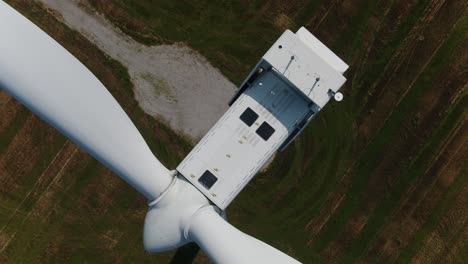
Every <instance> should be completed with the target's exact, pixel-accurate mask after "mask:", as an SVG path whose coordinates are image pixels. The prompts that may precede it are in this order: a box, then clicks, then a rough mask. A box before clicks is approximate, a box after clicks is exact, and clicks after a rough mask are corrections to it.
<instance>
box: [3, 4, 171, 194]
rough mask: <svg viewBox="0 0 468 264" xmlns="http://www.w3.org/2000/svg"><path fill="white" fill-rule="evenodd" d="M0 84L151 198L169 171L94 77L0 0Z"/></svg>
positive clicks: (166, 180)
mask: <svg viewBox="0 0 468 264" xmlns="http://www.w3.org/2000/svg"><path fill="white" fill-rule="evenodd" d="M0 36H2V38H1V40H0V87H2V88H3V89H5V90H6V91H7V92H9V93H10V94H11V95H13V96H14V97H15V98H16V99H18V100H19V101H20V102H21V103H23V104H24V105H25V106H26V107H28V108H29V109H30V110H32V111H33V112H35V113H36V114H37V115H39V116H40V117H41V118H42V119H44V120H45V121H46V122H48V123H49V124H51V125H52V126H54V127H55V128H57V129H58V130H59V131H61V132H62V133H63V134H64V135H65V136H67V137H68V138H70V139H71V140H72V141H73V142H74V143H76V144H78V145H79V146H81V147H82V148H83V149H85V150H86V151H87V152H89V153H90V154H91V155H92V156H94V157H95V158H96V159H98V160H99V161H101V162H102V163H104V164H105V165H106V166H107V167H109V168H110V169H111V170H113V171H114V172H115V173H116V174H117V175H119V176H120V177H122V179H124V180H125V181H126V182H128V183H129V184H130V185H132V186H133V187H134V188H136V189H137V190H138V191H139V192H141V193H142V194H143V195H145V196H146V198H148V199H149V200H153V199H155V198H157V197H158V196H159V194H160V193H161V192H163V191H164V190H165V189H166V187H167V186H168V185H169V183H170V181H171V179H172V177H171V176H170V175H169V171H168V170H167V169H166V168H165V167H164V166H163V165H162V164H161V163H160V162H159V161H158V160H157V159H156V158H155V157H154V155H153V154H152V153H151V151H150V149H149V148H148V146H147V145H146V143H145V141H144V140H143V138H142V136H141V135H140V133H139V132H138V130H137V129H136V128H135V126H134V125H133V123H132V122H131V121H130V119H129V118H128V116H127V115H126V114H125V112H124V111H123V109H122V108H121V107H120V105H119V104H118V103H117V102H116V101H115V99H114V98H113V97H112V95H111V94H110V93H109V92H108V91H107V89H106V88H105V87H104V86H103V85H102V84H101V83H100V82H99V80H98V79H97V78H96V77H95V76H94V75H93V74H92V73H91V72H90V71H89V70H88V69H87V68H86V67H85V66H84V65H83V64H81V63H80V62H79V61H78V60H77V59H76V58H75V57H73V56H72V55H71V54H70V53H69V52H68V51H66V50H65V49H64V48H63V47H62V46H60V45H59V44H58V43H57V42H55V41H54V40H53V39H52V38H50V37H49V36H48V35H47V34H45V33H44V32H43V31H42V30H40V29H39V28H38V27H36V26H35V25H34V24H33V23H31V22H30V21H28V20H27V19H26V18H24V17H23V16H21V15H20V14H19V13H18V12H16V11H15V10H14V9H12V8H11V7H10V6H8V5H7V4H5V3H4V2H3V1H0Z"/></svg>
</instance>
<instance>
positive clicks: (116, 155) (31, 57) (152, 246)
mask: <svg viewBox="0 0 468 264" xmlns="http://www.w3.org/2000/svg"><path fill="white" fill-rule="evenodd" d="M289 33H290V32H289ZM289 33H288V34H289ZM303 33H304V32H303ZM288 34H287V35H288ZM297 34H299V32H298V33H297ZM301 34H302V33H301ZM0 35H1V36H2V39H1V40H0V87H2V88H3V89H5V90H6V91H7V92H8V93H10V94H11V95H12V96H13V97H15V98H16V99H17V100H18V101H20V102H21V103H22V104H24V105H25V106H26V107H27V108H29V109H30V110H31V111H33V112H34V113H36V114H37V115H38V116H39V117H41V118H42V119H43V120H45V121H46V122H47V123H49V124H50V125H52V126H53V127H55V128H56V129H57V130H59V131H60V132H61V133H62V134H64V135H65V136H66V137H68V138H69V139H70V140H71V141H72V142H74V143H75V144H77V145H79V146H80V147H81V148H83V149H84V150H86V151H87V152H88V153H89V154H91V155H92V156H93V157H94V158H96V159H97V160H99V161H100V162H101V163H103V164H104V165H105V166H107V167H108V168H109V169H111V170H112V171H113V172H114V173H115V174H117V175H118V176H119V177H121V178H122V179H123V180H124V181H126V182H127V183H128V184H130V185H131V186H133V187H134V188H135V189H136V190H137V191H139V192H140V193H141V194H143V195H144V196H145V197H146V199H147V200H148V205H149V208H148V212H147V215H146V218H145V224H144V236H143V237H144V247H145V249H146V250H148V251H150V252H162V251H167V250H170V249H174V248H177V247H180V246H182V245H184V244H187V243H189V242H195V243H196V244H198V245H199V246H200V247H201V248H202V250H203V251H204V252H205V253H206V254H207V255H208V257H209V258H210V259H211V260H212V261H213V262H215V263H299V262H298V261H297V260H295V259H293V258H291V257H290V256H288V255H286V254H284V253H283V252H281V251H279V250H277V249H275V248H273V247H271V246H269V245H267V244H266V243H264V242H262V241H259V240H257V239H255V238H253V237H251V236H249V235H246V234H244V233H242V232H241V231H239V230H238V229H236V228H235V227H233V226H232V225H230V224H229V223H228V222H227V221H226V220H225V218H224V211H223V210H224V209H225V207H226V206H227V205H228V204H229V202H230V201H231V200H232V199H233V198H234V197H235V196H236V195H237V193H238V192H239V191H240V190H241V189H242V187H243V186H245V184H247V182H248V181H249V180H250V179H251V177H247V178H248V179H245V178H246V177H244V176H242V175H241V176H239V179H240V178H242V177H243V178H242V179H243V181H242V182H241V183H242V184H237V185H236V186H241V187H236V189H232V188H231V186H232V183H230V184H227V185H226V184H225V185H222V182H223V179H222V178H221V180H220V181H219V183H218V184H219V186H221V187H223V186H224V187H223V188H224V189H223V190H226V188H228V189H229V188H231V189H232V190H231V189H229V191H226V192H224V193H223V192H221V193H219V194H220V195H219V196H216V195H214V193H211V191H210V188H211V187H212V185H213V184H214V183H213V177H215V178H216V176H214V174H216V175H217V176H218V177H221V176H219V175H220V174H217V173H214V172H213V173H212V174H211V175H208V176H207V177H208V178H206V179H205V180H203V179H202V177H200V178H199V179H198V181H197V179H196V178H194V179H191V178H190V177H185V176H187V175H186V174H184V173H181V172H180V171H184V170H187V171H190V168H192V167H193V166H195V165H196V164H195V165H194V163H193V162H191V161H190V160H187V161H186V162H185V163H183V164H185V165H187V164H188V165H187V166H185V167H184V166H182V165H180V166H179V168H180V169H179V168H178V170H174V171H169V170H168V169H167V168H166V167H164V166H163V165H162V164H161V163H160V162H159V161H158V160H157V158H156V157H155V156H154V155H153V154H152V153H151V151H150V149H149V147H148V146H147V144H146V143H145V141H144V140H143V138H142V136H141V135H140V133H139V132H138V130H137V129H136V127H135V126H134V125H133V123H132V122H131V121H130V119H129V117H128V116H127V115H126V113H125V112H124V111H123V109H122V108H121V107H120V105H119V104H118V103H117V102H116V100H115V99H114V98H113V97H112V95H111V94H110V93H109V92H108V91H107V89H106V88H105V87H104V86H103V84H101V82H100V81H99V80H98V79H97V78H96V77H95V76H94V75H93V74H92V73H91V72H90V71H89V70H88V69H87V68H86V67H85V66H84V65H83V64H81V63H80V62H79V61H78V60H77V59H76V58H75V57H74V56H73V55H71V54H70V53H69V52H68V51H67V50H65V49H64V48H63V47H62V46H60V44H58V43H57V42H56V41H54V40H53V39H52V38H51V37H49V36H48V35H47V34H46V33H45V32H43V31H42V30H41V29H40V28H38V27H37V26H35V25H34V24H33V23H32V22H30V21H29V20H27V19H26V18H25V17H23V16H22V15H21V14H19V13H18V12H17V11H15V10H14V9H13V8H11V7H10V6H8V5H7V4H6V3H4V2H3V1H0ZM288 36H290V34H289V35H288ZM298 36H299V37H301V36H302V38H306V39H307V38H309V40H310V36H311V35H310V36H309V35H307V34H306V33H304V34H302V35H300V34H299V35H298ZM294 38H295V37H294ZM310 43H312V44H313V43H315V44H313V45H315V49H316V50H320V49H322V55H321V56H319V57H321V59H320V58H319V59H317V60H319V61H320V63H325V62H328V64H330V65H331V66H327V67H329V68H330V69H335V72H338V73H340V74H341V73H343V72H344V71H345V70H346V68H347V65H345V64H344V63H342V62H341V60H339V58H338V60H337V57H333V56H334V54H331V53H330V52H328V51H326V50H325V51H324V50H323V47H324V46H323V47H322V46H321V45H320V44H321V43H319V42H317V41H315V40H312V41H311V42H310ZM322 45H323V44H322ZM280 49H281V48H280ZM275 56H276V55H275ZM275 56H273V57H268V56H266V57H265V58H266V59H265V60H262V62H261V63H259V64H258V65H257V67H256V68H255V69H254V71H253V72H252V74H251V75H249V77H248V79H247V80H246V82H245V83H244V84H243V86H241V90H240V92H239V93H238V94H237V95H236V96H235V98H234V99H233V101H232V102H231V104H234V106H235V105H239V104H240V103H238V102H239V100H240V99H238V98H242V96H243V94H242V93H243V92H244V91H245V90H246V89H249V87H253V86H255V85H257V86H258V85H262V83H258V82H257V80H258V79H252V78H253V77H255V78H259V77H258V76H259V75H258V74H259V72H260V71H266V70H267V68H268V67H269V68H268V69H269V70H271V74H277V73H276V68H281V67H279V66H278V67H276V68H275V67H273V66H275V65H276V64H275V63H274V62H273V61H274V60H275V59H278V60H279V59H281V58H280V57H281V56H279V57H278V56H276V57H275ZM268 58H269V59H268ZM294 60H295V59H294V58H292V59H291V61H294ZM291 61H289V62H284V63H288V67H289V65H291ZM269 62H271V63H269ZM278 63H280V64H281V63H283V62H278ZM325 64H326V63H325ZM293 65H294V64H293ZM270 66H271V67H270ZM276 66H277V65H276ZM288 67H286V69H283V70H284V72H283V74H284V75H286V72H287V71H288V69H287V68H288ZM291 67H296V66H291ZM296 70H297V69H296V68H294V69H291V74H292V75H291V74H289V73H288V74H287V75H288V76H289V79H288V80H286V81H285V83H286V84H285V87H290V86H291V87H292V86H294V87H300V85H299V84H298V83H297V80H296V79H294V76H293V75H294V71H296ZM329 72H332V71H331V70H330V71H329ZM322 74H325V73H323V72H322ZM335 75H336V74H335ZM335 75H333V76H335ZM264 76H267V75H264ZM336 76H338V75H336ZM340 76H341V75H340ZM329 77H330V76H328V75H327V78H328V79H327V80H333V78H329ZM265 78H267V77H265ZM268 78H270V77H268ZM311 78H312V77H311ZM313 78H315V77H313ZM325 79H326V78H324V81H325V82H324V83H323V84H324V85H323V86H326V87H327V90H326V92H325V93H321V92H320V89H321V88H313V89H314V90H312V89H310V87H309V88H307V89H309V90H308V91H307V93H308V94H309V95H310V94H312V95H311V96H312V97H310V98H309V99H310V102H316V103H310V102H309V101H307V102H309V104H308V105H307V109H306V110H307V111H305V110H304V111H305V112H304V114H303V121H304V122H302V123H301V126H302V127H301V126H299V123H298V122H297V120H296V123H297V124H296V123H294V126H295V127H294V129H296V130H297V131H296V130H294V131H295V132H294V133H292V132H288V131H287V130H285V131H286V132H285V133H286V134H284V135H285V136H284V137H281V138H279V139H278V140H277V141H275V142H276V143H275V144H276V145H274V147H275V149H277V148H279V147H280V145H284V144H285V143H286V145H287V143H289V142H290V141H292V139H294V137H296V136H297V135H298V134H299V133H300V132H301V131H302V129H303V128H304V127H305V125H306V124H307V123H308V122H309V121H310V120H311V119H312V117H313V116H314V115H315V114H316V112H318V111H319V110H320V109H321V107H323V105H324V104H325V103H326V102H327V101H328V99H329V98H331V97H333V96H335V97H337V95H336V94H337V90H338V89H339V88H340V87H341V85H342V84H343V83H344V78H339V80H338V81H336V80H335V84H334V86H333V87H331V86H330V85H328V86H327V82H326V80H325ZM268 80H271V79H266V80H265V81H268ZM314 80H316V81H315V82H317V81H318V79H317V78H315V79H314ZM250 81H255V82H257V84H255V85H254V84H252V83H250ZM314 86H315V84H314ZM330 87H331V88H330ZM242 89H244V90H242ZM285 89H286V88H285ZM317 89H319V90H317ZM324 91H325V90H324ZM304 93H305V91H304ZM298 94H299V93H298ZM324 96H326V98H325V99H324ZM301 98H302V99H301V100H306V99H305V98H306V97H301ZM338 98H341V97H340V96H339V95H338ZM272 100H273V101H274V102H278V101H277V100H276V101H275V100H274V99H272ZM321 100H322V101H321ZM273 101H272V102H273ZM231 108H232V109H234V107H233V106H232V107H231ZM244 122H245V121H244ZM275 128H277V127H275ZM299 128H300V131H299V130H298V129H299ZM258 131H260V129H259V130H258ZM258 131H257V134H259V133H260V132H262V133H265V131H266V132H267V133H271V130H268V129H267V130H265V128H262V131H260V132H258ZM259 135H260V134H259ZM278 135H280V133H279V132H278ZM261 136H262V137H263V136H264V135H261ZM270 136H271V135H270ZM286 136H288V137H286ZM287 140H288V141H287ZM279 143H281V144H279ZM284 147H285V146H284ZM270 154H271V153H268V155H270ZM193 155H195V154H193ZM193 155H192V156H193ZM268 155H267V156H268ZM229 158H230V157H229ZM262 164H263V163H261V162H260V163H259V164H257V165H256V166H257V167H258V166H261V165H262ZM190 166H192V167H190ZM255 172H256V171H255V170H252V173H251V174H252V175H251V176H253V174H255ZM198 176H199V175H198ZM198 176H197V177H198ZM236 177H237V176H236ZM216 179H217V178H216ZM235 179H237V178H235ZM197 182H198V183H197ZM207 184H208V185H210V186H209V188H208V187H207ZM226 186H227V187H226ZM203 188H205V189H203ZM213 188H215V187H213ZM228 195H229V197H227V196H228ZM214 197H218V198H214ZM223 197H224V198H225V199H224V200H221V198H223Z"/></svg>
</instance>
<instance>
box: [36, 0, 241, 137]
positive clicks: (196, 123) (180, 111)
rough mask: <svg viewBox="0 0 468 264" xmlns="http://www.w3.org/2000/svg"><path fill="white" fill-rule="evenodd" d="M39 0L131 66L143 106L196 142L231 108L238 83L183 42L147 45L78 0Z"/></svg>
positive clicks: (119, 59) (106, 50) (140, 102)
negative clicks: (84, 7) (82, 6)
mask: <svg viewBox="0 0 468 264" xmlns="http://www.w3.org/2000/svg"><path fill="white" fill-rule="evenodd" d="M39 1H40V2H42V3H44V4H45V5H46V6H47V7H48V8H50V9H52V10H54V11H53V12H52V13H53V14H54V15H55V16H56V17H57V18H59V19H60V20H62V21H63V22H64V23H65V24H66V25H68V26H69V27H70V28H72V29H75V30H77V31H79V32H80V33H82V34H83V35H84V36H85V37H86V38H88V39H89V40H90V41H91V42H92V43H94V44H95V45H96V46H97V47H99V48H100V49H101V50H102V51H104V52H105V53H106V54H107V55H109V56H110V57H112V58H113V59H116V60H118V61H120V62H121V63H122V64H123V65H124V66H125V67H127V68H128V71H129V73H130V76H131V78H132V82H133V83H134V86H135V96H136V99H137V101H138V102H139V104H140V107H141V108H142V109H143V110H144V111H145V112H146V113H148V114H150V115H152V116H154V117H156V118H160V119H162V120H163V121H165V122H167V123H169V125H170V126H171V127H172V128H173V129H174V130H176V131H179V132H182V133H183V134H185V135H186V136H188V137H190V138H191V139H192V140H195V141H196V140H197V139H199V138H200V137H201V136H203V135H204V134H205V133H206V132H207V131H208V129H209V128H210V127H211V126H212V125H213V124H214V122H216V121H217V120H218V118H219V117H220V115H221V114H222V113H223V112H224V111H225V110H226V109H227V102H228V100H229V99H230V97H231V96H232V95H233V93H234V92H235V89H236V87H235V85H234V84H233V83H231V82H230V81H229V80H228V79H227V78H226V77H224V76H223V75H222V74H221V72H220V71H219V70H218V69H216V68H214V67H213V66H212V65H211V64H210V63H209V62H208V61H207V60H206V59H205V58H203V57H202V56H201V55H200V54H198V53H197V52H196V51H194V50H192V49H190V48H189V47H187V46H185V45H183V44H174V45H160V46H151V47H148V46H145V45H142V44H140V43H138V42H136V41H134V40H133V39H131V38H129V37H128V36H126V35H125V34H124V33H122V32H121V31H120V30H119V29H117V28H115V27H114V26H113V25H112V24H111V23H110V22H108V21H107V20H106V19H105V18H103V17H102V16H100V15H98V14H94V13H89V12H88V11H85V10H84V9H83V8H81V7H80V5H79V1H76V0H73V1H63V0H39ZM213 87H216V88H215V89H213ZM194 105H196V106H197V107H193V106H194Z"/></svg>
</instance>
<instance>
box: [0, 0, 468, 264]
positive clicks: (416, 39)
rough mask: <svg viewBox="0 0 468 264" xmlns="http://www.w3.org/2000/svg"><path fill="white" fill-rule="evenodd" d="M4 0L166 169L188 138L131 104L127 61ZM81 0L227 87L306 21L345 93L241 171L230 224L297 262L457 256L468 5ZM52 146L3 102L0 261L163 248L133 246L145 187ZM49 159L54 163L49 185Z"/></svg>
mask: <svg viewBox="0 0 468 264" xmlns="http://www.w3.org/2000/svg"><path fill="white" fill-rule="evenodd" d="M7 2H9V3H14V4H15V6H16V7H17V8H18V9H19V10H22V12H24V13H25V14H26V15H27V16H29V17H30V18H31V19H32V20H33V21H35V22H36V23H39V24H40V25H41V26H42V27H43V28H44V29H45V30H46V31H47V32H49V34H51V35H52V36H54V37H55V38H56V39H59V40H60V41H61V43H62V44H63V45H64V46H65V47H67V48H68V49H69V50H70V51H72V52H73V53H74V54H75V55H76V56H78V58H79V59H80V60H81V61H83V62H84V63H85V64H86V65H87V66H88V67H89V68H90V69H91V70H92V71H93V72H94V73H95V74H96V75H97V76H98V77H99V78H100V79H101V80H102V81H103V83H104V84H106V86H107V87H109V89H110V91H111V93H112V94H113V95H114V96H115V97H116V98H117V100H118V101H119V102H120V103H121V104H122V105H123V106H124V108H125V110H126V111H127V112H128V114H129V115H130V117H131V118H132V120H133V121H134V122H135V123H136V124H137V126H138V128H139V129H140V131H141V132H142V134H143V136H144V137H145V139H146V140H147V142H148V143H149V144H150V147H151V149H152V150H153V151H154V153H155V154H156V155H157V157H158V158H159V159H161V160H162V161H163V163H164V164H166V165H167V166H168V167H175V166H176V165H177V163H178V162H179V161H180V160H181V158H183V156H184V155H185V154H186V153H187V152H188V151H189V150H190V148H191V146H190V145H189V144H188V143H187V142H186V141H185V140H184V139H183V138H180V137H178V136H177V135H175V134H174V133H173V132H172V131H171V130H170V129H168V128H167V127H165V126H164V125H163V124H160V123H159V122H157V121H155V120H153V119H152V118H151V117H149V116H147V115H146V114H144V113H143V112H142V111H141V110H140V109H139V108H138V105H137V103H136V101H135V100H134V99H133V93H132V84H131V82H130V80H129V76H128V73H127V71H126V69H124V68H123V67H122V66H120V65H119V64H118V62H116V61H112V60H110V59H109V58H107V57H106V56H105V55H104V54H102V53H101V52H100V51H99V50H97V49H96V48H95V47H94V46H93V45H91V44H90V43H88V42H87V41H86V40H84V39H83V38H82V37H81V36H80V35H79V34H77V33H75V32H72V31H70V30H69V29H68V28H66V27H64V26H63V25H61V24H60V23H57V22H56V21H55V20H54V19H53V18H52V17H50V15H47V14H46V13H45V12H44V10H43V9H41V8H39V7H38V6H37V5H35V4H32V3H31V2H29V1H22V0H10V1H7ZM89 2H90V4H91V5H92V6H93V7H94V8H96V9H97V10H98V11H99V12H101V13H103V14H105V15H106V16H107V17H108V18H109V19H110V20H111V21H112V22H113V23H115V24H116V25H117V26H119V27H120V28H121V29H122V30H123V31H124V32H126V33H127V34H129V35H130V36H132V37H134V38H135V39H136V40H138V41H140V42H142V43H145V44H159V43H174V42H184V43H186V44H188V45H189V46H191V47H193V48H194V49H196V50H197V51H199V52H200V53H201V54H202V55H204V56H205V57H207V58H208V60H209V61H210V62H211V63H212V64H213V65H214V66H216V67H218V68H220V69H221V71H222V72H223V73H224V74H225V75H226V76H228V77H229V78H230V79H231V80H232V81H233V82H235V83H237V84H239V83H240V82H241V81H242V80H243V78H244V77H245V76H246V74H247V73H248V72H249V71H250V69H251V68H252V67H253V66H254V64H255V63H256V62H257V61H258V59H259V58H260V57H261V56H262V55H263V53H264V52H265V51H266V50H267V49H268V48H269V47H270V45H271V43H272V42H274V41H275V39H276V38H277V37H278V36H279V35H280V34H281V32H282V31H283V30H284V29H285V28H290V29H292V30H296V29H297V28H298V27H299V26H301V25H304V26H306V27H307V28H308V29H309V30H310V31H311V32H312V33H313V34H315V35H316V36H317V37H319V38H320V39H321V40H322V41H323V42H324V43H325V44H326V45H327V46H329V47H330V48H332V49H333V50H334V51H335V52H336V53H337V54H338V55H339V56H341V57H342V58H343V59H344V60H345V61H346V62H348V64H350V70H349V71H348V72H347V73H346V77H347V79H348V82H347V83H346V85H345V86H344V87H343V89H342V91H343V93H344V94H345V100H344V101H343V102H342V103H339V104H338V103H336V102H331V103H330V104H329V105H328V106H327V107H326V108H325V109H324V110H323V111H322V112H321V113H320V115H319V116H318V117H317V118H316V119H315V120H314V121H313V122H312V123H311V125H310V127H308V128H307V129H306V131H305V132H304V134H303V135H302V136H301V137H299V138H298V139H297V140H296V141H295V143H294V144H292V145H291V146H290V147H289V148H288V149H287V150H286V151H285V152H283V153H280V154H279V155H277V158H276V159H275V161H274V162H273V163H272V165H271V167H270V168H269V170H267V171H266V172H263V173H260V174H259V175H257V176H256V177H255V178H254V180H253V181H252V182H251V183H250V184H249V185H248V186H247V188H246V189H245V191H243V192H242V193H241V194H240V195H239V197H238V198H236V200H235V201H234V203H233V204H232V205H231V206H230V207H229V208H228V216H229V220H230V222H232V223H233V224H234V225H236V226H237V227H239V228H240V229H242V230H243V231H245V232H246V233H248V234H251V235H254V236H255V237H257V238H259V239H261V240H264V241H267V242H268V243H269V244H271V245H273V246H275V247H277V248H279V249H281V250H283V251H284V252H287V253H288V254H290V255H292V256H294V257H296V258H297V259H299V260H301V261H302V262H304V263H355V262H360V263H394V262H398V263H409V262H415V263H435V262H441V263H466V261H467V255H466V252H467V250H468V248H467V245H468V244H467V239H466V235H463V234H466V233H467V232H468V228H467V219H468V217H467V216H468V208H467V206H466V204H468V186H467V183H468V181H467V174H468V166H467V165H468V160H467V157H468V142H467V139H468V122H467V113H468V111H467V109H468V98H467V94H468V92H467V83H468V63H467V62H468V41H467V36H468V11H467V10H468V9H467V5H468V3H466V1H463V0H453V1H435V0H434V1H428V0H422V1H413V2H408V1H396V0H393V1H364V0H348V1H341V2H338V1H266V0H265V1H255V0H254V1H212V0H205V1H193V0H184V1H171V0H161V1H157V2H155V1H150V0H116V1H110V0H89ZM213 89H216V87H213ZM0 98H2V97H1V94H0ZM33 128H34V129H33ZM28 132H30V133H28ZM51 135H53V136H51ZM22 142H26V144H21V143H22ZM44 142H45V143H47V144H45V143H44ZM62 148H63V149H65V150H67V149H68V148H69V150H68V151H69V152H70V153H74V152H73V151H76V150H75V148H74V147H73V146H72V145H71V144H69V143H66V142H65V139H64V138H63V137H61V136H58V134H57V132H55V131H53V129H51V128H49V127H48V126H47V125H45V124H44V123H42V122H41V121H39V120H38V119H37V118H35V117H34V116H32V115H31V114H30V113H29V112H28V111H26V110H24V108H22V107H21V106H19V105H18V104H17V103H15V102H14V101H13V102H12V101H10V102H8V103H7V104H1V101H0V162H1V163H0V182H1V183H2V184H3V187H0V197H1V198H0V262H9V263H19V262H22V263H30V262H64V261H66V262H76V263H82V262H99V263H102V262H104V263H107V262H125V263H126V262H136V263H140V262H148V263H154V262H155V261H160V262H162V263H165V262H167V261H168V260H169V259H171V258H172V256H173V254H174V252H169V253H166V254H160V255H149V254H146V253H144V251H143V249H142V245H141V228H142V223H143V217H144V214H145V209H146V208H145V206H144V201H143V199H142V197H140V196H139V195H138V194H137V193H136V192H134V191H133V190H131V189H130V188H129V187H127V186H126V185H125V184H124V183H122V182H121V181H120V180H118V179H116V177H115V176H113V175H111V173H110V172H108V171H107V170H106V169H104V168H103V167H102V166H100V165H99V164H98V163H97V162H96V161H94V160H92V159H91V158H90V157H89V156H87V155H86V154H84V153H82V152H81V151H77V152H76V154H73V155H76V156H71V157H73V159H71V160H70V164H68V163H66V160H67V159H66V157H68V156H70V155H72V154H69V155H65V154H64V157H63V161H61V160H60V157H61V156H58V158H57V160H56V161H57V162H54V161H55V160H54V157H57V156H56V155H57V153H59V151H61V150H62ZM170 149H176V150H177V151H169V150H170ZM18 152H21V153H28V154H29V155H26V154H23V155H18ZM60 162H61V163H60ZM31 163H32V164H31ZM55 163H57V165H55ZM50 164H52V166H51V167H49V165H50ZM60 164H62V165H60ZM63 164H65V165H66V166H65V165H63ZM54 166H57V167H58V168H60V167H61V166H63V167H62V168H65V169H64V171H63V172H62V174H60V172H61V171H60V170H59V169H56V170H57V171H58V172H59V175H62V176H61V177H60V178H59V179H58V180H57V181H56V180H55V179H56V178H54V177H53V176H54V175H56V173H55V174H52V172H50V173H49V171H51V170H53V169H54ZM48 174H50V176H49V178H48V177H44V178H45V180H43V178H42V176H43V175H46V176H47V175H48ZM12 177H13V178H12ZM55 181H56V182H55ZM49 184H51V185H49ZM49 186H52V187H49ZM48 192H50V196H51V197H52V198H49V200H50V201H49V203H47V201H48V199H47V197H48V196H47V195H46V196H44V197H45V198H41V197H43V196H42V195H41V194H47V193H48ZM25 197H26V198H25ZM44 201H45V202H44ZM43 207H44V208H46V209H41V208H43ZM37 208H39V209H37ZM37 210H39V211H37ZM29 212H33V213H32V215H33V216H36V217H31V216H30V214H29ZM2 226H4V227H3V228H2ZM5 241H9V242H8V244H6V243H5ZM2 243H3V245H5V244H6V246H2ZM2 248H3V249H2ZM195 262H197V263H205V262H206V258H205V257H204V256H202V255H199V256H198V258H197V259H196V260H195ZM158 263H159V262H158Z"/></svg>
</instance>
